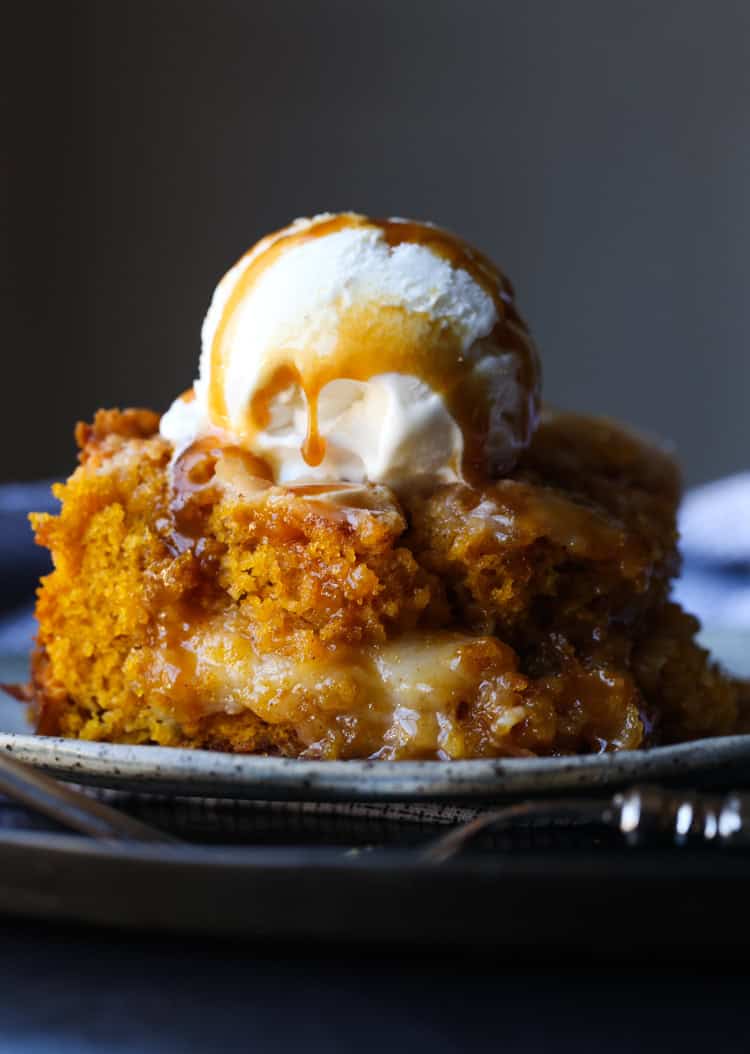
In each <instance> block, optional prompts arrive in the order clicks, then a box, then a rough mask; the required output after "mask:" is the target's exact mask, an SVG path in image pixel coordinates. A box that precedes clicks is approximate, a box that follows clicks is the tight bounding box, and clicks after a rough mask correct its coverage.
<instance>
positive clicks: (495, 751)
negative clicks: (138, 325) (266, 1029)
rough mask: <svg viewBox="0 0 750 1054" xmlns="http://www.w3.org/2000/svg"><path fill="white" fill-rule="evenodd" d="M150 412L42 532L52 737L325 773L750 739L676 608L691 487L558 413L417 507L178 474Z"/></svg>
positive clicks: (37, 684)
mask: <svg viewBox="0 0 750 1054" xmlns="http://www.w3.org/2000/svg"><path fill="white" fill-rule="evenodd" d="M158 423H159V418H158V416H157V415H155V414H152V413H150V412H149V411H140V410H138V411H134V410H128V411H124V412H119V411H115V410H109V411H100V412H99V413H98V414H97V416H96V418H95V420H94V422H93V424H92V425H90V426H88V425H86V426H84V425H81V426H79V428H78V430H77V439H78V442H79V445H80V447H81V455H80V461H81V463H80V465H79V467H78V468H77V469H76V471H75V472H74V473H73V475H72V476H71V477H70V479H69V480H68V481H67V483H65V484H64V485H58V486H57V487H56V488H55V493H56V496H57V497H58V498H59V499H60V502H61V509H60V513H59V515H56V516H53V515H46V514H40V515H36V516H34V517H33V521H34V527H35V530H36V536H37V540H38V542H39V543H40V544H41V545H44V546H46V547H48V548H49V549H50V551H51V553H52V555H53V559H54V570H53V571H52V573H51V574H49V575H48V576H47V577H46V578H45V579H44V580H43V582H42V585H41V587H40V590H39V595H38V603H37V615H38V619H39V637H38V647H37V650H36V653H35V657H34V660H33V669H32V685H33V693H34V708H35V712H36V719H37V723H38V729H39V731H40V732H43V733H45V734H57V735H63V736H71V737H79V738H84V739H94V740H110V741H115V742H125V743H158V744H163V745H173V746H194V747H205V748H209V749H221V750H229V751H235V752H270V753H277V754H283V755H288V756H303V757H323V758H351V757H376V758H386V759H388V758H392V759H401V758H425V759H439V758H443V759H448V758H471V757H502V756H524V755H560V754H569V753H591V752H598V751H602V750H615V749H632V748H636V747H638V746H642V745H645V744H649V743H658V742H675V741H680V740H683V739H688V738H694V737H697V736H705V735H716V734H722V733H726V732H730V731H732V730H734V729H735V728H736V726H737V722H738V693H739V686H738V685H737V684H736V683H735V682H733V681H732V679H731V678H729V677H727V676H725V675H724V674H723V673H722V672H721V671H719V670H718V669H717V668H716V667H715V666H714V665H713V664H712V663H711V662H710V659H709V657H708V655H707V654H706V652H705V651H704V650H703V649H702V648H701V647H700V646H699V645H698V644H697V643H696V641H695V634H696V631H697V628H698V627H697V623H696V621H695V620H694V619H692V618H691V617H690V616H687V615H685V614H684V613H683V612H682V611H681V610H680V609H679V608H678V607H676V606H675V605H674V604H671V603H670V602H669V599H668V594H669V582H670V579H671V578H672V577H673V576H674V574H675V573H676V571H677V569H678V566H679V561H678V556H677V534H676V527H675V512H676V506H677V502H678V499H679V490H680V486H679V478H678V475H677V472H676V470H675V467H674V464H673V462H672V460H671V458H670V457H669V456H667V455H666V454H664V453H662V452H661V451H660V450H658V449H656V448H655V447H654V446H653V445H652V444H650V443H648V442H646V441H645V440H642V439H641V438H640V437H639V436H637V435H634V434H633V433H631V432H629V431H627V430H625V429H623V428H621V427H620V426H616V425H614V424H612V423H610V422H606V421H601V420H597V419H592V418H587V417H580V416H577V415H570V414H550V415H547V416H545V418H544V419H543V421H542V423H541V425H540V426H539V428H538V430H537V431H536V434H535V436H534V439H533V440H532V442H531V444H530V446H529V448H528V450H526V452H525V453H524V454H523V456H522V457H521V460H520V462H519V464H518V465H517V467H516V468H515V470H514V471H513V472H512V473H511V474H510V475H508V476H506V477H505V478H503V479H500V480H496V481H493V482H488V483H487V484H486V485H485V486H481V487H473V486H469V485H468V484H466V483H447V484H442V485H437V486H435V487H433V488H431V489H430V490H429V491H427V492H422V491H418V490H415V491H413V492H409V491H408V490H407V491H406V492H401V493H400V494H399V496H398V497H397V496H396V495H395V494H394V493H393V492H392V491H390V490H389V489H388V488H386V487H384V486H378V485H371V484H362V485H356V486H348V485H335V484H331V485H326V484H322V483H321V484H319V485H315V486H313V485H299V486H293V485H292V486H279V485H275V484H274V483H273V482H271V481H270V480H269V479H268V478H265V476H264V472H263V467H262V466H261V465H259V464H257V463H256V462H255V461H254V459H253V457H252V455H250V454H248V453H247V451H245V450H241V449H239V448H237V447H233V446H231V445H230V444H228V443H227V442H225V441H221V440H220V439H218V438H215V439H213V438H209V439H208V440H206V439H202V440H201V441H199V442H196V443H194V444H192V446H190V447H188V448H187V449H186V450H184V451H182V452H178V454H177V456H176V457H173V453H174V451H173V447H172V445H171V444H170V443H168V442H167V441H166V440H164V439H163V438H161V437H160V435H159V434H158Z"/></svg>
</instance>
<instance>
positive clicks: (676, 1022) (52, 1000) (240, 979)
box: [0, 905, 748, 1054]
mask: <svg viewBox="0 0 750 1054" xmlns="http://www.w3.org/2000/svg"><path fill="white" fill-rule="evenodd" d="M636 913H637V905H634V914H636ZM620 936H621V938H622V936H623V935H620ZM665 953H666V958H667V960H668V959H669V956H668V949H665ZM0 993H2V994H1V995H0V1050H2V1051H3V1052H4V1054H5V1052H12V1054H15V1052H21V1051H23V1052H24V1054H25V1052H27V1051H28V1052H33V1054H47V1052H49V1054H68V1052H76V1054H78V1052H80V1054H87V1052H89V1051H92V1052H93V1051H96V1052H107V1054H109V1052H119V1051H134V1052H139V1054H150V1052H151V1051H154V1052H155V1051H159V1052H166V1051H186V1052H190V1051H210V1052H213V1051H222V1052H226V1054H231V1052H234V1051H264V1052H265V1051H269V1052H275V1051H284V1052H286V1051H304V1052H310V1054H314V1052H318V1051H339V1050H341V1051H357V1052H359V1054H369V1052H370V1051H372V1052H376V1051H377V1052H378V1054H380V1052H382V1051H422V1050H424V1051H430V1052H434V1054H442V1052H448V1051H450V1052H463V1051H468V1052H474V1051H476V1052H483V1051H524V1052H529V1054H535V1052H537V1051H539V1052H543V1051H550V1050H563V1051H577V1052H581V1051H591V1052H597V1054H598V1052H602V1051H607V1052H609V1054H619V1052H630V1051H638V1052H643V1051H652V1050H653V1051H657V1050H658V1051H693V1050H695V1051H698V1050H708V1049H710V1048H711V1047H712V1046H713V1047H715V1048H716V1049H718V1050H720V1051H721V1052H722V1054H732V1052H734V1051H738V1052H739V1051H742V1052H743V1054H744V1052H746V1051H747V1049H748V1040H747V1006H748V988H747V979H746V977H744V976H743V971H742V969H741V967H732V968H730V967H729V966H725V967H724V968H722V969H717V968H716V966H715V964H714V965H713V966H712V967H711V969H710V970H705V971H704V970H701V969H700V968H698V969H696V966H695V964H693V965H692V966H691V968H690V969H686V968H685V967H684V966H682V965H681V964H680V963H679V962H674V961H673V962H668V961H667V962H665V963H664V964H662V965H661V966H660V967H658V968H655V967H654V966H653V965H650V966H649V965H648V964H645V963H634V964H632V965H628V966H625V967H623V966H619V967H617V968H608V967H606V966H602V965H599V966H597V965H596V964H586V963H581V962H571V961H566V959H565V958H561V959H558V960H557V961H555V962H549V961H548V962H540V963H531V964H529V963H522V964H519V963H514V962H504V961H503V958H502V953H501V952H498V953H497V954H496V955H492V956H487V955H486V954H484V955H482V956H481V957H478V956H476V955H475V954H474V953H472V952H471V951H467V950H463V951H455V950H449V949H446V950H444V951H443V950H438V949H433V950H432V951H430V952H429V954H427V953H418V952H415V951H414V950H411V951H410V950H408V949H398V948H395V947H394V948H390V949H381V950H379V951H374V950H372V949H367V948H364V947H362V948H358V949H352V948H347V949H337V948H320V947H318V948H314V947H309V946H308V947H305V946H298V945H287V946H268V945H259V944H254V943H247V942H237V943H233V942H228V941H220V942H219V941H212V940H200V939H193V938H186V937H181V938H159V939H154V938H150V937H147V936H142V937H140V936H139V937H134V936H132V935H130V936H127V937H125V936H122V935H121V934H118V933H116V932H113V931H96V932H94V931H88V930H84V929H71V928H58V927H49V926H45V925H41V924H30V923H23V922H13V923H6V924H5V925H4V927H3V934H2V943H1V945H0Z"/></svg>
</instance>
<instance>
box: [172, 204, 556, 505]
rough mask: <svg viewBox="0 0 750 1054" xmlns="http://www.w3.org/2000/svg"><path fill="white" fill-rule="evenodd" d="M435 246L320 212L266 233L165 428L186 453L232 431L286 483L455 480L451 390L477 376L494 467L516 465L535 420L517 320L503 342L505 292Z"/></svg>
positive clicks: (218, 298)
mask: <svg viewBox="0 0 750 1054" xmlns="http://www.w3.org/2000/svg"><path fill="white" fill-rule="evenodd" d="M399 223H402V224H403V230H402V228H401V227H399ZM391 224H393V225H394V226H393V229H391V227H390V225H391ZM394 229H395V231H396V233H397V235H398V238H394V236H393V230H394ZM389 235H390V237H389ZM410 235H411V237H410ZM440 237H443V235H442V232H438V231H437V230H436V229H435V228H431V227H427V226H420V225H412V224H407V223H406V221H389V225H388V226H386V225H383V224H380V223H378V222H376V221H369V220H367V219H366V218H365V217H361V216H357V215H355V214H340V215H338V216H334V215H331V214H325V215H323V216H318V217H315V218H313V219H311V220H298V221H295V223H293V224H292V225H291V226H290V227H288V228H285V229H284V230H282V231H280V232H278V233H277V234H275V235H271V236H269V237H268V238H265V239H263V240H262V241H261V242H259V243H258V244H257V245H256V246H255V247H254V248H253V249H252V250H251V251H250V252H249V253H248V254H247V255H246V256H244V257H243V258H242V259H241V260H240V261H239V262H238V263H237V264H236V265H235V266H234V267H233V268H232V269H231V270H230V271H229V272H228V273H227V274H226V275H225V276H224V278H223V279H222V280H221V282H220V283H219V285H218V287H217V289H216V291H215V293H214V296H213V300H212V302H211V305H210V307H209V310H208V314H207V315H206V319H205V322H204V324H203V330H202V353H201V360H200V376H199V378H198V380H197V381H196V383H195V388H194V393H195V397H194V398H192V399H191V400H189V401H188V400H186V399H185V398H180V399H178V400H176V401H175V403H174V404H173V405H172V407H171V408H170V410H169V411H168V412H167V413H166V414H165V415H164V416H163V418H162V422H161V432H162V435H163V436H164V437H165V438H167V439H168V440H169V441H170V442H171V443H173V444H174V446H175V447H176V448H177V449H178V450H179V449H182V448H184V447H185V446H186V445H188V444H190V443H191V442H193V441H194V440H195V439H197V438H199V437H201V436H202V435H205V434H209V433H211V432H217V433H219V434H222V435H224V436H226V437H229V439H230V440H231V441H233V442H235V443H237V444H238V445H240V446H244V447H245V448H247V449H248V450H250V451H251V452H252V453H253V454H255V455H257V456H259V457H261V458H263V459H264V460H265V462H266V463H267V464H268V465H269V467H270V469H271V473H272V475H273V477H274V479H275V480H276V481H277V482H279V483H290V482H294V481H303V480H305V481H307V480H312V481H326V480H346V481H352V482H373V483H383V484H385V485H387V486H390V487H393V488H395V489H399V488H401V487H404V486H407V485H410V484H412V483H420V482H430V483H437V482H450V481H455V480H457V479H460V478H462V471H463V469H462V465H463V458H464V449H465V434H464V432H465V421H463V420H461V415H460V414H458V413H457V411H456V406H454V405H452V404H451V397H450V396H451V392H452V391H454V390H455V388H456V385H457V383H458V381H460V382H461V383H462V384H463V383H464V382H465V381H466V379H467V378H468V379H469V381H470V382H471V383H472V384H474V385H475V386H476V390H477V391H479V392H481V393H482V395H481V400H480V401H482V402H483V401H484V400H485V398H486V399H487V414H488V418H487V419H488V422H489V426H488V430H489V433H491V434H488V435H487V437H486V439H487V445H488V448H491V450H490V459H491V461H492V463H493V464H494V465H495V466H497V465H501V466H506V467H510V466H512V464H513V463H515V461H516V460H517V457H518V454H519V453H520V451H521V449H522V448H523V447H524V446H525V445H526V443H527V442H528V440H529V438H530V434H531V430H532V429H533V427H534V424H535V414H536V402H537V397H538V392H537V391H536V385H537V383H538V375H537V374H536V372H535V367H536V356H535V352H534V350H533V345H531V342H530V340H529V338H528V335H527V334H526V333H525V330H524V329H522V328H521V327H518V329H517V334H515V335H514V340H512V341H509V346H508V347H503V346H502V345H498V342H497V339H496V330H497V326H498V321H499V317H500V311H501V310H502V309H503V301H502V299H499V298H500V297H501V295H502V294H501V290H500V288H499V286H498V289H497V290H494V289H492V288H488V287H487V281H486V280H477V276H476V274H472V273H470V270H469V269H466V268H464V267H462V266H459V265H458V264H457V261H456V258H454V257H452V256H451V254H450V253H448V252H445V251H441V246H440V243H439V238H440ZM445 237H446V238H450V237H452V236H445ZM433 239H434V240H435V242H436V243H437V249H436V247H435V244H432V240H433ZM447 244H448V246H449V248H450V245H451V243H450V242H448V243H447ZM500 277H501V276H499V274H498V281H499V280H500ZM499 308H500V310H499ZM506 328H507V326H506ZM519 337H522V338H523V339H521V346H520V347H519V343H518V339H517V338H519ZM524 340H525V342H526V343H524ZM526 345H528V349H530V350H529V351H528V353H527V352H526V350H525V349H526ZM522 360H525V361H522ZM529 362H531V363H532V371H531V372H532V377H531V382H530V381H529V376H528V363H529ZM524 366H525V367H526V372H525V373H524ZM530 384H531V387H532V388H534V391H529V387H530ZM313 404H314V406H313ZM471 409H472V408H469V410H470V411H471ZM311 415H312V416H311ZM313 432H314V433H316V435H317V437H318V438H319V440H320V441H322V442H319V443H318V446H317V448H316V451H317V452H316V453H314V454H313V455H311V449H312V447H311V435H312V433H313ZM312 438H315V436H312Z"/></svg>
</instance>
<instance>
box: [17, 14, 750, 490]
mask: <svg viewBox="0 0 750 1054" xmlns="http://www.w3.org/2000/svg"><path fill="white" fill-rule="evenodd" d="M15 17H16V18H17V19H18V22H19V32H18V34H15V35H13V37H12V38H11V39H12V43H11V50H12V55H11V56H10V58H11V60H13V61H12V62H11V65H10V76H11V85H10V87H11V107H10V111H9V116H10V139H9V141H10V146H11V155H10V156H11V167H10V173H11V182H10V197H9V202H10V212H9V217H10V240H9V242H8V243H7V244H9V246H10V258H9V261H8V262H9V263H10V265H11V266H10V277H11V283H10V310H9V311H4V312H3V317H4V318H5V319H9V321H10V333H8V332H7V331H6V334H5V336H6V339H7V341H8V343H7V345H6V346H5V347H6V350H5V351H4V358H5V359H6V361H7V363H8V365H9V366H10V384H9V386H8V387H7V388H6V389H5V392H4V398H3V412H2V414H1V415H0V428H1V429H2V432H1V434H0V439H1V440H2V441H0V458H2V462H1V463H0V477H3V478H14V477H16V478H18V477H24V476H40V475H47V474H51V473H58V472H61V471H64V470H66V469H67V468H68V467H69V465H70V463H71V461H72V457H73V451H72V443H71V439H70V433H71V427H72V424H73V422H74V421H75V419H76V418H78V417H86V416H89V415H90V414H91V413H92V411H93V410H94V409H95V408H96V407H97V406H100V405H126V404H141V405H143V404H146V405H152V406H155V407H157V408H164V407H166V405H167V404H168V403H169V401H170V399H171V397H172V396H173V395H174V394H175V393H176V392H178V391H180V390H182V389H183V388H185V387H186V385H187V384H188V383H189V382H190V381H191V379H192V377H193V375H194V373H195V368H196V363H197V355H198V339H199V327H200V322H201V318H202V315H203V313H204V311H205V308H206V306H207V303H208V300H209V297H210V294H211V291H212V289H213V286H214V284H215V282H216V280H217V278H218V277H219V276H220V274H221V273H222V272H223V271H224V270H225V269H226V268H227V267H228V266H229V264H231V263H232V262H233V261H234V259H235V258H236V257H237V256H238V255H240V254H241V253H242V252H243V250H244V249H245V248H246V247H247V246H248V245H249V244H250V243H251V242H253V241H254V240H255V239H256V238H257V237H258V236H259V235H261V234H262V233H264V232H265V231H266V230H268V229H269V228H272V227H276V226H279V225H281V224H283V223H285V222H286V221H287V220H289V219H291V218H292V217H293V216H296V215H300V214H308V213H311V212H317V211H321V210H325V209H333V210H336V209H342V208H354V209H357V210H362V211H368V212H372V213H374V214H380V215H382V214H393V213H395V214H399V215H407V216H415V217H419V218H430V219H433V220H435V221H437V222H439V223H441V224H443V225H445V226H447V227H451V228H454V229H455V230H457V231H459V232H460V233H462V234H463V235H465V236H466V237H467V238H469V239H470V240H473V241H475V242H476V243H477V244H479V245H480V246H481V247H482V248H484V249H485V250H487V251H488V252H489V253H490V254H491V255H493V256H494V257H495V258H496V259H497V261H498V262H499V263H500V265H501V266H502V267H503V268H504V269H505V270H506V271H507V272H508V274H509V275H510V277H511V278H512V279H513V281H514V282H515V284H516V286H517V289H518V292H519V300H520V304H521V308H522V311H523V313H524V314H525V316H526V317H527V319H528V320H529V322H530V324H531V326H532V328H533V331H534V332H535V334H536V337H537V339H538V343H539V346H540V349H541V351H542V355H543V359H544V366H545V380H546V394H547V398H548V399H550V400H552V401H554V402H556V403H560V404H564V405H568V406H572V407H576V408H580V409H587V410H591V411H596V412H600V413H609V414H614V415H617V416H621V417H623V418H626V419H628V420H630V421H633V422H635V423H637V424H639V425H641V426H646V427H648V428H651V429H653V430H655V431H658V432H660V433H662V434H664V435H666V436H668V437H671V438H673V439H674V440H675V441H676V443H677V444H678V446H679V448H680V452H681V456H682V459H683V463H684V464H685V467H686V473H687V476H688V478H689V479H690V480H693V481H694V480H699V479H702V478H707V477H709V476H712V475H716V474H719V473H722V472H726V471H730V470H733V469H737V468H741V467H746V466H747V462H748V440H749V439H750V425H748V421H747V415H746V411H745V405H746V396H747V392H748V381H749V380H750V355H749V354H748V350H747V345H746V333H747V329H748V321H749V319H748V306H747V299H746V295H745V294H746V287H747V278H746V273H747V262H748V257H749V256H750V253H749V251H748V249H749V247H750V210H749V209H748V193H749V191H748V188H749V187H750V135H749V134H748V133H749V132H750V99H749V98H748V95H749V90H750V4H747V3H746V2H743V0H737V2H733V0H702V2H699V0H674V2H667V0H663V2H654V0H643V2H641V0H618V2H609V0H566V2H562V0H561V2H553V0H535V2H527V3H524V2H521V0H515V2H497V3H491V2H489V0H487V2H482V0H387V2H375V0H356V2H355V0H273V2H267V3H266V2H255V3H253V2H250V0H203V2H197V0H158V2H155V0H150V2H147V3H144V2H134V0H129V2H128V3H117V4H115V3H113V2H110V0H99V2H96V3H95V2H92V0H89V2H79V3H62V2H58V3H55V4H51V3H41V4H40V3H36V4H33V3H30V4H28V5H25V8H24V11H23V13H21V14H19V13H18V12H17V13H16V15H15ZM16 41H17V43H16ZM7 68H8V67H7V66H6V69H7ZM6 138H7V137H6ZM5 375H6V377H7V372H6V374H5Z"/></svg>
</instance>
